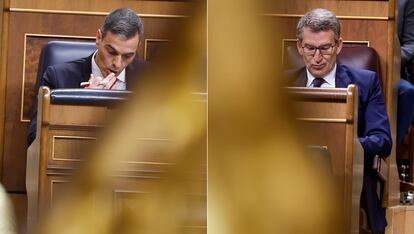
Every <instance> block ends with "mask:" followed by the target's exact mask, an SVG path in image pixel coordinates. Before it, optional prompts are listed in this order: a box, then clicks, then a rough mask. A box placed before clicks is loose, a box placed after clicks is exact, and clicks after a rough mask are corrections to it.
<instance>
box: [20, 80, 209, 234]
mask: <svg viewBox="0 0 414 234" xmlns="http://www.w3.org/2000/svg"><path fill="white" fill-rule="evenodd" d="M130 95H131V93H130V92H126V91H115V92H114V91H98V90H95V91H93V90H87V89H79V90H64V89H62V90H50V89H49V88H47V87H41V88H40V89H39V97H38V100H39V101H38V122H37V136H36V139H35V141H34V142H33V143H32V145H31V146H30V147H29V148H28V152H27V174H26V187H27V195H28V231H29V232H32V231H33V230H34V228H35V227H36V226H37V224H38V223H39V221H41V220H42V219H43V217H44V215H45V213H47V212H48V211H49V210H50V208H51V207H53V206H54V205H55V203H56V201H57V200H59V198H60V197H61V195H62V193H64V192H65V191H66V189H67V188H68V183H69V182H71V181H72V180H73V179H74V178H73V177H74V176H76V175H78V173H79V167H81V166H83V165H84V162H85V161H86V159H87V157H90V155H91V153H93V152H92V150H93V149H94V148H95V144H96V142H97V141H99V139H100V132H101V131H102V130H103V128H104V126H107V125H108V123H111V122H112V120H113V118H114V117H116V114H117V113H118V112H117V110H116V109H117V108H116V107H117V105H116V104H118V103H119V102H125V100H126V99H127V98H128V97H129V96H130ZM197 98H199V99H200V104H197V105H200V108H202V109H203V110H205V106H204V104H205V97H204V96H203V97H197ZM203 99H204V101H203ZM160 114H163V113H160ZM134 140H135V138H134ZM136 144H138V146H139V147H140V149H142V151H140V152H143V153H142V154H141V155H139V156H138V157H137V158H135V157H134V158H129V159H128V160H122V161H120V162H117V164H116V165H118V163H119V165H120V167H117V166H116V165H114V166H113V168H111V172H110V173H114V174H111V175H110V178H111V181H112V179H113V180H114V181H113V183H112V182H111V186H113V187H110V188H108V189H106V190H105V191H106V192H107V193H108V194H106V195H107V196H106V197H109V198H110V199H109V200H108V202H110V203H113V207H114V210H120V209H122V207H120V208H119V207H118V206H123V204H125V203H127V204H130V201H131V199H132V198H134V199H142V200H139V202H137V203H138V204H141V205H143V204H145V202H144V200H145V199H147V198H146V196H148V194H150V192H149V191H150V188H151V186H152V185H153V184H154V183H159V181H160V179H162V178H163V177H165V175H166V172H167V171H168V169H169V168H170V167H171V166H172V165H173V164H174V158H172V157H171V156H170V155H169V154H168V151H167V153H165V154H166V155H163V154H160V153H159V152H158V151H157V150H156V149H158V148H160V147H162V149H164V150H165V149H166V148H167V149H168V148H171V147H170V146H172V145H173V144H175V142H174V140H169V139H167V138H162V139H161V138H155V137H152V138H151V137H147V136H146V135H145V133H142V138H138V139H136ZM154 149H155V150H154ZM151 150H152V151H151ZM200 150H201V151H202V152H204V151H205V150H203V149H200ZM198 156H199V157H202V156H203V154H201V155H198ZM119 157H120V155H114V158H119ZM203 165H204V166H203ZM203 165H202V166H201V170H203V171H202V172H201V174H202V176H201V177H203V176H204V177H203V178H201V180H202V183H204V184H205V181H206V180H205V175H206V173H205V169H206V168H205V164H203ZM203 168H204V169H203ZM199 187H201V188H202V190H203V188H205V187H202V186H199ZM205 192H206V191H205V190H204V191H200V193H197V196H195V197H194V198H192V200H193V201H194V203H195V204H194V207H195V209H196V210H197V211H196V213H197V212H198V213H197V214H198V215H194V216H192V217H191V220H189V221H188V222H189V225H188V226H191V227H192V228H194V227H199V229H200V230H201V232H202V233H203V230H205V226H206V217H205V216H206V214H205V211H206V207H205V206H206V196H205ZM137 195H138V196H137ZM137 203H134V204H137ZM185 227H186V226H184V228H185Z"/></svg>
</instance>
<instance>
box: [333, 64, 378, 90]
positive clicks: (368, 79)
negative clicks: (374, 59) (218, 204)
mask: <svg viewBox="0 0 414 234" xmlns="http://www.w3.org/2000/svg"><path fill="white" fill-rule="evenodd" d="M339 66H340V71H341V73H345V74H346V75H347V76H348V77H349V78H351V80H353V81H354V82H355V83H357V84H369V85H372V84H373V83H378V81H379V79H378V74H377V73H376V72H374V71H371V70H367V69H362V68H355V67H350V66H347V65H344V64H340V65H339Z"/></svg>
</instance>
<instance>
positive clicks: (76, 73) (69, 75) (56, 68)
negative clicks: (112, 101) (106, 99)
mask: <svg viewBox="0 0 414 234" xmlns="http://www.w3.org/2000/svg"><path fill="white" fill-rule="evenodd" d="M92 55H93V54H91V55H90V56H88V57H85V58H81V59H78V60H75V61H72V62H67V63H62V64H57V65H53V66H49V67H48V68H47V69H46V71H45V73H44V74H43V76H42V79H41V80H40V81H39V84H38V85H37V89H38V87H40V86H48V87H49V88H50V89H67V88H80V83H81V82H86V81H88V80H89V77H90V74H91V73H92V66H91V63H92ZM144 67H146V63H145V62H144V61H141V60H138V59H134V61H133V62H131V63H130V64H129V65H128V66H127V68H126V71H125V72H126V74H125V76H126V85H127V89H130V88H131V87H133V86H134V84H135V83H136V82H137V79H138V73H140V72H142V70H144ZM36 125H37V101H36V102H35V109H34V114H33V116H32V120H31V121H30V125H29V134H28V139H27V140H28V145H30V144H31V143H32V142H33V140H34V139H35V137H36Z"/></svg>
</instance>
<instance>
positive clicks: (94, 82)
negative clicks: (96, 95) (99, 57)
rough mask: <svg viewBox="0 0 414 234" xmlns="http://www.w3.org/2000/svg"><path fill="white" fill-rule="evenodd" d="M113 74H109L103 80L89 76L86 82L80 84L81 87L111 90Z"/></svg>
mask: <svg viewBox="0 0 414 234" xmlns="http://www.w3.org/2000/svg"><path fill="white" fill-rule="evenodd" d="M116 79H117V78H116V76H115V73H112V72H111V73H109V75H108V76H107V77H105V78H102V77H100V76H97V77H95V76H94V75H93V74H91V76H90V78H89V81H88V82H82V83H81V87H84V88H86V89H111V88H112V86H113V85H114V84H115V82H116Z"/></svg>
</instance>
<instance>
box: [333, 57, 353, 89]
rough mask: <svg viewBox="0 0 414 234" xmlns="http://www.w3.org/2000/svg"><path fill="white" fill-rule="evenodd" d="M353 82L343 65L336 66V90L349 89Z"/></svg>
mask: <svg viewBox="0 0 414 234" xmlns="http://www.w3.org/2000/svg"><path fill="white" fill-rule="evenodd" d="M351 83H352V81H351V79H349V76H348V75H347V74H346V71H345V69H344V67H343V66H342V65H341V64H339V63H338V64H337V65H336V74H335V88H347V87H348V85H349V84H351Z"/></svg>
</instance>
